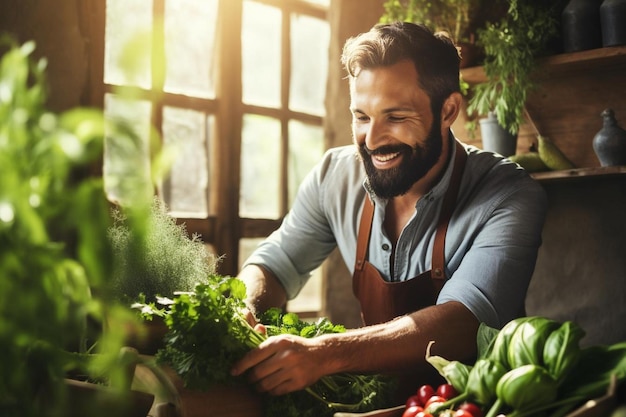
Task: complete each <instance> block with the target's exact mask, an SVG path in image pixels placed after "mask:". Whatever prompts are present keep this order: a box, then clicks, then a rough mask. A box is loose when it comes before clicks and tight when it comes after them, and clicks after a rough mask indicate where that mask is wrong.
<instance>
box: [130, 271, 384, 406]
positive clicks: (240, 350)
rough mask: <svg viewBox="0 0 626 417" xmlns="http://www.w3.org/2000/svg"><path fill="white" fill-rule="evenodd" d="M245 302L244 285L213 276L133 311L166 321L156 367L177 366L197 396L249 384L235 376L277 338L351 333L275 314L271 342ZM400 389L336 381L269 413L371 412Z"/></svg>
mask: <svg viewBox="0 0 626 417" xmlns="http://www.w3.org/2000/svg"><path fill="white" fill-rule="evenodd" d="M245 297H246V289H245V285H244V283H243V282H242V281H240V280H238V279H236V278H231V277H222V276H219V275H210V276H209V277H208V279H207V283H205V284H198V285H196V287H195V290H194V291H190V292H179V293H175V296H174V297H173V299H169V298H162V297H159V298H158V299H157V303H158V304H160V305H161V307H157V305H156V304H155V303H148V304H146V303H136V304H135V305H134V306H135V307H136V308H139V309H141V311H142V313H143V315H144V316H146V317H147V318H149V317H152V316H154V315H157V316H161V317H163V318H164V321H165V323H166V325H167V326H168V329H169V331H168V333H167V335H166V339H165V342H166V343H165V347H164V348H162V349H160V350H159V352H158V353H157V360H158V361H159V362H161V363H166V364H168V365H170V366H171V367H172V369H174V370H175V371H176V372H177V373H178V374H179V375H180V376H181V378H182V379H183V381H184V382H185V385H186V386H187V387H189V388H191V389H200V390H205V389H207V388H209V387H210V386H212V385H216V384H234V383H244V381H243V379H242V378H241V377H233V376H231V374H230V369H231V368H232V365H233V364H234V362H235V361H237V360H239V359H240V358H241V357H243V356H244V355H245V354H246V353H247V352H248V351H249V350H251V349H253V348H255V347H257V346H259V344H260V343H261V342H263V341H264V340H265V339H266V338H267V337H271V336H272V335H278V334H286V333H287V334H295V335H299V336H302V337H309V338H310V337H316V336H319V335H321V334H326V333H341V332H344V331H345V328H344V327H343V326H339V325H334V324H332V323H331V322H330V321H329V320H327V319H320V320H318V321H317V322H316V323H307V322H305V321H302V320H300V318H299V317H298V316H297V315H296V314H293V313H286V314H283V313H282V312H281V311H280V310H277V309H271V310H268V311H267V312H265V313H264V314H263V315H262V316H261V322H262V323H263V324H264V325H265V326H266V328H267V335H265V334H261V333H259V332H257V331H255V330H254V329H253V328H252V327H251V326H250V325H249V324H248V322H247V320H246V319H245V317H244V316H243V314H242V311H243V310H244V308H245V304H244V301H243V300H244V299H245ZM393 389H394V383H393V381H392V380H391V379H389V378H387V377H384V376H381V375H355V374H337V375H330V376H325V377H323V378H321V379H320V380H319V381H318V382H316V383H315V384H313V385H312V386H310V387H308V388H306V389H305V390H302V391H298V392H294V393H291V394H287V395H283V396H280V397H274V396H269V395H268V396H266V397H264V405H265V414H266V415H267V416H281V417H291V416H293V417H296V416H298V417H302V416H304V417H309V416H310V417H326V416H328V417H331V416H332V415H333V414H334V413H335V412H337V411H350V412H365V411H371V410H374V409H377V408H382V407H387V406H390V405H391V404H390V398H391V394H392V392H393Z"/></svg>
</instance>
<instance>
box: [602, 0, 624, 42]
mask: <svg viewBox="0 0 626 417" xmlns="http://www.w3.org/2000/svg"><path fill="white" fill-rule="evenodd" d="M600 22H601V25H602V46H617V45H626V0H604V1H603V2H602V5H601V6H600Z"/></svg>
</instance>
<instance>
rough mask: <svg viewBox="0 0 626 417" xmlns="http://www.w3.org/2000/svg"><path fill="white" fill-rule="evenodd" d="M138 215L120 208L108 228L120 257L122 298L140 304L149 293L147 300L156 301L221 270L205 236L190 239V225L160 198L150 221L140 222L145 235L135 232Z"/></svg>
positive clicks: (117, 274)
mask: <svg viewBox="0 0 626 417" xmlns="http://www.w3.org/2000/svg"><path fill="white" fill-rule="evenodd" d="M132 215H133V214H132V212H130V213H127V212H125V211H123V209H120V208H116V209H114V210H113V219H114V223H113V225H112V226H111V228H110V229H109V230H108V237H109V239H110V241H111V245H112V247H113V254H114V270H113V285H112V287H113V291H114V294H115V296H116V297H117V298H118V299H122V300H136V299H137V297H138V296H139V294H143V296H144V297H145V300H146V301H155V300H156V296H157V295H167V294H173V293H174V291H191V290H193V289H194V287H195V285H196V284H199V283H202V282H204V280H205V278H206V276H207V275H209V274H211V273H214V272H215V265H216V262H217V260H216V259H215V258H214V257H213V256H212V255H211V254H210V253H209V251H208V250H207V249H206V248H205V246H204V244H203V242H202V240H201V239H200V237H199V236H198V235H195V234H194V235H192V236H191V237H189V236H188V234H187V230H186V228H185V225H184V224H177V223H176V220H175V219H174V218H173V217H171V216H170V215H169V214H168V213H167V206H166V204H165V203H164V202H163V201H162V200H161V199H160V198H158V197H155V198H154V200H153V203H152V206H151V207H150V209H149V210H148V211H147V217H146V218H144V219H140V221H142V222H144V225H145V226H144V227H145V229H146V231H145V233H144V234H142V235H137V234H136V233H132V230H133V229H132V224H133V223H136V219H134V218H133V217H130V216H132ZM143 215H146V213H143Z"/></svg>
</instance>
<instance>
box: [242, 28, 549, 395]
mask: <svg viewBox="0 0 626 417" xmlns="http://www.w3.org/2000/svg"><path fill="white" fill-rule="evenodd" d="M342 60H343V63H344V65H345V68H346V71H347V72H348V75H349V83H350V98H351V106H350V107H351V112H352V116H353V123H352V134H353V139H354V143H355V145H354V146H346V147H341V148H336V149H331V150H329V151H328V152H327V153H326V154H325V155H324V157H323V158H322V160H321V161H320V163H319V164H318V165H317V166H316V167H315V169H314V170H313V171H312V172H311V173H310V174H309V175H308V176H307V178H306V179H305V180H304V182H303V184H302V185H301V187H300V190H299V192H298V196H297V198H296V201H295V203H294V205H293V207H292V209H291V211H290V212H289V214H288V215H287V216H286V218H285V219H284V221H283V224H282V225H281V227H280V228H279V229H278V230H277V231H275V232H274V233H273V234H272V235H271V236H270V237H269V238H268V239H267V240H266V241H265V242H263V243H262V244H261V245H260V246H259V247H258V249H257V250H256V251H255V252H254V253H253V254H252V255H251V257H250V258H249V259H248V260H247V261H246V263H245V265H244V267H243V269H242V270H241V272H240V274H239V278H240V279H242V280H243V281H244V282H245V283H246V285H247V289H248V305H249V307H250V309H251V311H252V312H254V313H260V312H262V311H264V310H266V309H267V308H269V307H275V306H283V305H284V304H285V302H286V300H288V299H290V298H293V297H295V296H296V295H297V294H298V292H299V291H300V289H301V288H302V286H303V285H304V284H305V283H306V280H307V278H308V276H309V273H310V272H311V271H313V270H314V269H315V268H317V267H318V266H319V265H320V264H321V263H322V262H323V260H324V259H325V258H326V257H327V256H328V255H329V254H330V253H331V251H332V250H333V249H334V248H336V247H337V248H339V251H340V252H341V254H342V256H343V258H344V260H345V262H346V264H347V265H348V267H349V268H350V269H351V271H352V272H353V288H354V294H355V296H356V297H357V298H358V300H359V302H360V305H361V312H362V317H363V322H364V326H363V327H361V328H359V329H353V330H350V331H348V332H346V333H341V334H333V335H324V336H321V337H317V338H314V339H304V338H300V337H297V336H291V335H281V336H275V337H271V338H269V339H268V340H267V341H265V342H264V343H263V344H261V346H260V347H259V348H258V349H255V350H253V351H251V352H250V353H249V354H248V355H247V356H245V357H244V358H243V359H242V360H241V361H239V362H238V363H237V364H235V366H234V368H233V374H235V375H239V374H243V373H247V375H248V377H249V379H250V381H251V382H252V383H254V384H256V386H257V388H258V389H259V390H261V391H266V392H270V393H272V394H277V395H279V394H284V393H287V392H291V391H295V390H300V389H302V388H304V387H306V386H308V385H311V384H312V383H314V382H315V381H317V380H318V379H319V378H320V377H322V376H324V375H329V374H334V373H338V372H360V373H364V372H378V373H392V374H398V375H400V376H402V377H405V378H406V380H408V381H411V384H402V385H401V386H402V387H403V388H404V389H405V391H404V392H402V393H401V394H400V396H402V395H406V394H407V393H413V392H415V391H414V390H415V387H416V386H418V385H421V384H423V383H436V382H435V381H434V380H432V379H431V378H433V368H432V367H431V366H430V365H429V364H427V363H426V362H425V353H426V347H427V345H428V343H429V342H430V341H434V342H435V344H434V347H433V351H432V353H433V354H436V355H441V356H444V357H446V358H448V359H451V360H453V359H458V360H464V359H470V358H472V357H473V355H474V354H475V351H476V331H477V329H478V326H479V323H481V322H484V323H486V324H488V325H490V326H492V327H497V328H499V327H501V326H502V325H504V324H505V323H507V322H508V321H510V320H511V319H513V318H515V317H519V316H521V315H523V314H524V298H525V295H526V290H527V288H528V284H529V281H530V278H531V276H532V273H533V270H534V267H535V261H536V257H537V251H538V248H539V246H540V243H541V229H542V226H543V221H544V217H545V210H546V198H545V195H544V192H543V190H542V189H541V187H540V186H539V185H538V184H536V183H535V182H534V181H533V180H532V179H531V178H530V177H529V176H528V175H527V174H526V172H525V171H523V170H522V169H521V168H520V167H519V166H517V165H516V164H514V163H512V162H510V161H509V160H507V159H504V158H502V157H501V156H499V155H494V154H492V153H489V152H483V151H481V150H479V149H477V148H475V147H471V146H467V145H464V144H462V143H461V142H460V141H459V140H458V139H457V138H455V137H454V135H453V133H452V131H451V126H452V123H453V122H454V121H455V119H456V117H457V115H458V113H459V110H460V106H461V102H462V97H461V94H460V92H459V56H458V52H457V49H456V48H455V46H454V45H453V43H452V42H451V41H450V40H449V39H448V38H447V37H446V36H444V35H441V34H433V33H432V32H431V31H430V30H429V29H427V28H426V27H423V26H420V25H414V24H409V23H394V24H387V25H377V26H375V27H374V28H372V29H371V30H370V31H369V32H367V33H364V34H361V35H359V36H357V37H355V38H352V39H349V40H348V41H347V43H346V45H345V47H344V51H343V56H342ZM329 279H332V277H330V278H329Z"/></svg>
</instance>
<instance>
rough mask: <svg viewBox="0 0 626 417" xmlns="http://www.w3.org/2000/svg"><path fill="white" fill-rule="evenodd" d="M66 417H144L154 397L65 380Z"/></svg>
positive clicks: (139, 392)
mask: <svg viewBox="0 0 626 417" xmlns="http://www.w3.org/2000/svg"><path fill="white" fill-rule="evenodd" d="M64 382H65V384H66V387H67V395H68V396H67V403H66V404H67V407H66V408H67V409H66V410H64V412H63V415H64V416H66V417H85V416H116V417H146V416H147V415H148V412H149V411H150V408H151V407H152V404H153V402H154V395H152V394H148V393H145V392H141V391H134V390H129V391H120V390H114V389H112V388H110V387H107V386H104V385H99V384H93V383H90V382H83V381H77V380H73V379H65V381H64Z"/></svg>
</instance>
